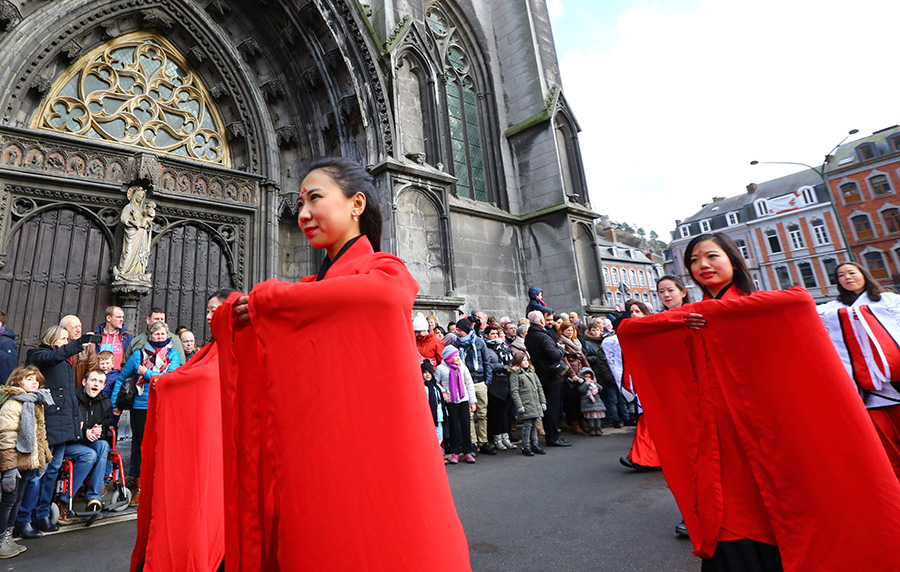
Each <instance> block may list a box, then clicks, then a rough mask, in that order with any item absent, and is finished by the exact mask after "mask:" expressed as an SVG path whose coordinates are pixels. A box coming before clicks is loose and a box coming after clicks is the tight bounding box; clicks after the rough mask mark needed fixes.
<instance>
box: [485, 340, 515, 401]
mask: <svg viewBox="0 0 900 572" xmlns="http://www.w3.org/2000/svg"><path fill="white" fill-rule="evenodd" d="M496 341H497V342H500V343H499V344H497V343H493V344H492V343H491V342H485V345H487V350H488V355H490V358H491V359H490V367H491V371H492V374H493V375H492V379H491V386H490V387H488V393H489V394H490V395H493V396H494V397H496V398H497V399H500V400H502V401H506V400H508V399H509V366H510V365H512V360H513V354H512V350H510V349H509V347H508V346H507V345H506V343H505V342H504V341H503V340H496ZM493 346H496V347H497V349H496V350H494V347H493Z"/></svg>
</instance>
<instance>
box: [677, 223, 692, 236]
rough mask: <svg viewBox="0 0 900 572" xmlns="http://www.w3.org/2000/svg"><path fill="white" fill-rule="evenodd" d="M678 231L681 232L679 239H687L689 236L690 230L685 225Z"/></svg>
mask: <svg viewBox="0 0 900 572" xmlns="http://www.w3.org/2000/svg"><path fill="white" fill-rule="evenodd" d="M678 231H679V232H681V238H687V237H689V236H691V229H690V227H689V226H687V225H684V226H682V227H679V228H678Z"/></svg>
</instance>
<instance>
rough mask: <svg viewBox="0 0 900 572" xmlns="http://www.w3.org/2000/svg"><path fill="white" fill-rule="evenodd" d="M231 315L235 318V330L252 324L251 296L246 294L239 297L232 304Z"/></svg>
mask: <svg viewBox="0 0 900 572" xmlns="http://www.w3.org/2000/svg"><path fill="white" fill-rule="evenodd" d="M231 317H232V318H233V319H234V329H235V330H241V329H243V328H246V327H247V326H249V325H250V296H247V295H244V296H241V297H240V298H238V299H237V301H236V302H235V303H234V305H233V306H232V310H231Z"/></svg>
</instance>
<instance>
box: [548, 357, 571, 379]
mask: <svg viewBox="0 0 900 572" xmlns="http://www.w3.org/2000/svg"><path fill="white" fill-rule="evenodd" d="M547 371H549V372H550V373H552V374H553V375H555V376H557V377H562V376H564V375H566V372H567V371H569V364H567V363H566V360H562V359H561V360H559V361H558V362H556V363H553V364H550V367H549V368H547Z"/></svg>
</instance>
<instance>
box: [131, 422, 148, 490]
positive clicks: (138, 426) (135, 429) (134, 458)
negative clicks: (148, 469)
mask: <svg viewBox="0 0 900 572" xmlns="http://www.w3.org/2000/svg"><path fill="white" fill-rule="evenodd" d="M146 424H147V410H146V409H132V410H131V476H132V477H140V476H141V444H142V443H143V442H144V425H146Z"/></svg>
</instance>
